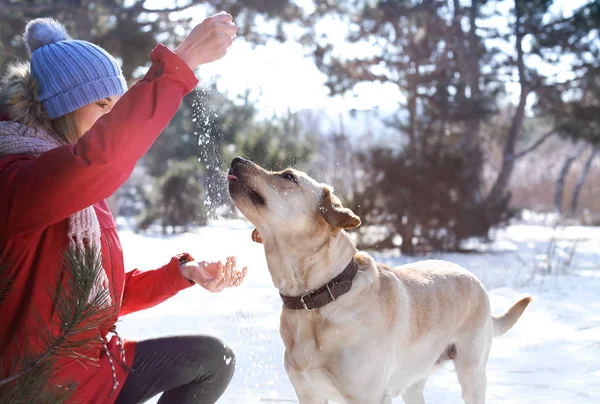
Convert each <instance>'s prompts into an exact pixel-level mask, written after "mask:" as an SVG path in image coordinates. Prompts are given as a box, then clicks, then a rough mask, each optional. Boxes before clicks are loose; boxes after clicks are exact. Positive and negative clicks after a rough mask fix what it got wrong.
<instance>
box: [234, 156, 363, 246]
mask: <svg viewBox="0 0 600 404" xmlns="http://www.w3.org/2000/svg"><path fill="white" fill-rule="evenodd" d="M227 179H228V182H229V195H230V197H231V200H232V201H233V203H234V204H235V206H237V208H238V209H239V210H240V211H241V212H242V213H243V214H244V216H246V218H248V220H250V221H251V222H252V224H254V225H255V226H256V228H257V229H258V231H256V230H255V231H254V232H253V234H252V239H253V240H254V241H257V242H261V241H262V238H261V233H263V232H265V233H268V234H270V235H274V236H276V237H278V238H285V239H288V240H290V241H293V240H297V241H300V240H301V239H306V238H308V239H310V238H314V237H316V236H317V235H318V234H323V233H327V232H331V231H336V230H338V229H351V228H354V227H357V226H359V225H360V218H359V217H358V216H356V215H355V214H354V213H353V212H352V211H351V210H350V209H348V208H345V207H343V206H342V204H341V202H340V200H339V199H338V198H337V197H336V196H335V195H334V194H333V192H332V190H331V188H330V187H329V186H327V185H325V184H321V183H318V182H317V181H315V180H313V179H312V178H310V177H309V176H308V175H306V174H305V173H303V172H301V171H297V170H293V169H287V170H284V171H279V172H272V171H267V170H264V169H263V168H262V167H260V166H258V165H257V164H254V163H252V162H251V161H248V160H244V159H242V158H239V157H237V158H235V159H234V160H233V161H232V162H231V168H230V169H229V174H228V176H227Z"/></svg>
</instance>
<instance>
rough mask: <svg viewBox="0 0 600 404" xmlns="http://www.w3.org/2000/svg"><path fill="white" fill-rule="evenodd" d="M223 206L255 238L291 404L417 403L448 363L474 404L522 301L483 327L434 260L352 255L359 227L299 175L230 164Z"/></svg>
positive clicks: (484, 315) (478, 287) (471, 290)
mask: <svg viewBox="0 0 600 404" xmlns="http://www.w3.org/2000/svg"><path fill="white" fill-rule="evenodd" d="M228 182H229V194H230V197H231V199H232V201H233V202H234V204H235V205H236V206H237V207H238V208H239V209H240V211H241V212H242V213H243V214H244V215H245V216H246V217H247V218H248V220H250V221H251V222H252V223H253V224H254V225H255V226H256V229H255V231H254V232H253V234H252V237H253V239H254V240H255V241H257V242H262V243H263V245H264V249H265V254H266V259H267V264H268V267H269V271H270V273H271V277H272V279H273V283H274V284H275V286H276V287H277V289H279V292H280V294H281V298H282V300H283V309H282V313H281V329H280V333H281V337H282V338H283V342H284V345H285V369H286V371H287V373H288V375H289V378H290V380H291V382H292V384H293V385H294V388H295V390H296V394H297V396H298V399H299V401H300V404H316V403H319V404H324V403H327V401H328V400H331V401H334V402H337V403H352V404H376V403H377V404H379V403H391V401H392V398H394V397H397V396H398V395H401V396H402V398H403V399H404V401H405V402H406V403H408V404H417V403H424V402H425V401H424V398H423V389H424V387H425V382H426V380H427V378H428V377H429V375H431V373H432V372H433V371H435V370H436V368H438V367H439V366H440V365H441V363H443V362H445V361H448V360H453V361H454V365H455V367H456V373H457V374H458V381H459V383H460V385H461V388H462V396H463V399H464V401H465V403H467V404H481V403H484V402H485V390H486V371H485V368H486V363H487V359H488V354H489V352H490V347H491V344H492V338H493V337H495V336H498V335H501V334H503V333H505V332H506V331H508V330H509V329H510V328H511V327H512V326H513V325H514V324H515V323H516V321H517V320H518V318H519V317H520V316H521V314H522V313H523V311H524V310H525V308H526V307H527V305H528V304H529V302H530V300H531V298H530V297H526V298H524V299H522V300H520V301H518V302H517V303H515V304H514V305H513V306H512V307H511V308H510V309H509V310H508V312H506V314H504V315H502V316H500V317H492V315H491V313H490V303H489V299H488V295H487V292H486V290H485V289H484V287H483V285H482V284H481V282H480V281H479V280H478V279H477V278H476V277H475V276H473V275H472V274H471V273H469V272H468V271H466V270H465V269H463V268H461V267H460V266H458V265H455V264H452V263H450V262H445V261H422V262H417V263H414V264H407V265H402V266H399V267H396V268H390V267H387V266H384V265H380V264H377V263H376V262H375V261H374V260H373V259H372V258H371V257H370V256H369V255H367V254H365V253H362V252H358V251H357V250H356V248H355V246H354V244H353V243H352V241H351V240H350V238H349V237H348V235H347V234H346V232H345V231H344V229H350V228H354V227H357V226H358V225H360V219H359V218H358V217H357V216H356V215H355V214H354V213H353V212H352V211H351V210H349V209H347V208H344V207H343V206H342V204H341V203H340V200H339V199H338V198H337V197H336V196H335V195H333V193H332V191H331V189H330V188H329V187H328V186H327V185H324V184H320V183H318V182H317V181H315V180H313V179H311V178H310V177H308V176H307V175H306V174H304V173H302V172H299V171H295V170H290V169H288V170H285V171H283V172H270V171H266V170H264V169H262V168H261V167H259V166H258V165H256V164H254V163H252V162H250V161H247V160H244V159H241V158H235V159H234V160H233V162H232V163H231V168H230V170H229V175H228Z"/></svg>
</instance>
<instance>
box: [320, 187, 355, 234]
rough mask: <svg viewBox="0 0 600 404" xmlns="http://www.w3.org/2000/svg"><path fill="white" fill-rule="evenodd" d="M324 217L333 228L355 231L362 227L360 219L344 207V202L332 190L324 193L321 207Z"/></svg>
mask: <svg viewBox="0 0 600 404" xmlns="http://www.w3.org/2000/svg"><path fill="white" fill-rule="evenodd" d="M320 210H321V213H322V214H323V217H324V218H325V220H326V221H327V223H329V224H330V225H332V226H333V227H340V228H342V229H353V228H355V227H358V226H360V218H359V217H358V216H356V215H355V214H354V212H352V211H351V210H350V209H348V208H345V207H343V206H342V202H340V200H339V199H338V197H337V196H335V195H334V194H333V193H331V189H329V188H325V190H324V191H323V201H322V202H321V207H320Z"/></svg>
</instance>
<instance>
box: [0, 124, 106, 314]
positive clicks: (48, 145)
mask: <svg viewBox="0 0 600 404" xmlns="http://www.w3.org/2000/svg"><path fill="white" fill-rule="evenodd" d="M62 145H63V144H62V143H61V142H60V141H58V140H57V138H56V137H55V136H53V135H52V134H51V133H49V132H47V131H46V130H44V129H40V128H35V127H32V126H25V125H22V124H20V123H17V122H12V121H1V122H0V156H5V155H11V154H24V153H27V154H32V155H34V156H36V157H37V156H39V155H40V154H42V153H44V152H47V151H48V150H51V149H54V148H55V147H59V146H62ZM67 235H68V237H69V243H70V246H71V247H73V248H74V249H75V250H76V251H83V250H84V248H85V246H86V245H88V246H91V247H93V249H94V251H96V252H97V253H100V250H101V244H100V223H99V222H98V217H97V216H96V212H95V211H94V207H93V206H88V207H87V208H85V209H83V210H80V211H79V212H75V213H73V214H72V215H71V216H70V217H69V220H68V230H67ZM103 289H105V290H107V291H109V281H108V277H107V276H106V272H105V270H104V268H103V267H102V268H101V271H100V274H99V276H98V277H96V282H95V285H94V287H93V288H92V291H91V293H90V297H89V300H88V301H91V300H92V299H93V297H94V296H95V295H96V294H97V293H98V292H100V291H101V290H103ZM108 296H110V293H108ZM110 299H111V300H112V297H110ZM107 303H108V304H111V303H112V302H111V301H110V300H109V301H108V302H107Z"/></svg>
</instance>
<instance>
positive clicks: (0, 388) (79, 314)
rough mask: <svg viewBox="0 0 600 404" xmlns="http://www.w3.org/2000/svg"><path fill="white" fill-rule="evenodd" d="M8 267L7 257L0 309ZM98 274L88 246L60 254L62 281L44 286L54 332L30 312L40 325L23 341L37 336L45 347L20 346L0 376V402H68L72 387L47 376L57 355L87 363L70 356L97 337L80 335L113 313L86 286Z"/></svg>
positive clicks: (105, 297)
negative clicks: (53, 313) (51, 304)
mask: <svg viewBox="0 0 600 404" xmlns="http://www.w3.org/2000/svg"><path fill="white" fill-rule="evenodd" d="M10 265H11V263H10V257H8V258H6V259H4V260H3V261H2V265H1V267H0V310H2V305H3V304H4V299H5V298H6V296H7V295H8V294H9V293H12V290H11V287H12V282H11V280H10V279H6V278H5V275H6V274H7V273H8V269H9V267H10ZM103 270H104V269H103V268H102V259H101V256H100V253H99V252H97V251H94V249H92V248H90V247H87V248H86V249H85V250H84V251H81V250H76V249H72V248H70V249H68V250H67V251H66V252H65V254H64V265H63V271H64V273H65V277H64V278H65V279H66V281H65V283H64V284H62V285H59V286H58V287H57V288H56V289H55V290H51V289H50V288H51V285H48V287H49V289H48V290H49V293H50V294H51V296H52V299H53V301H55V302H56V313H57V318H58V321H57V322H56V324H53V326H55V327H56V328H54V327H53V328H52V329H48V328H47V327H46V326H45V325H44V324H42V323H41V320H39V316H37V314H36V313H32V314H31V316H32V317H33V320H32V321H40V324H39V326H38V327H35V328H36V329H38V330H39V331H38V332H37V333H36V335H35V336H33V335H27V336H26V339H27V340H29V339H32V338H39V339H40V340H41V341H42V345H43V346H44V347H45V349H44V350H43V351H41V352H31V351H29V350H28V349H27V345H26V344H25V345H24V348H23V351H22V356H21V357H19V358H17V359H15V360H13V361H12V362H11V364H10V371H9V373H8V374H0V404H30V403H43V404H57V403H63V402H66V401H67V400H68V398H69V396H70V395H71V394H72V392H73V388H75V387H74V386H72V385H70V383H69V381H65V383H63V385H64V386H58V385H52V384H50V383H49V380H50V376H51V374H52V373H53V371H54V370H55V366H56V361H57V359H59V358H61V357H72V358H74V359H76V360H79V361H93V359H92V358H87V357H84V356H81V355H79V354H74V352H75V351H77V350H79V349H81V348H82V347H89V346H92V345H94V344H97V343H98V341H97V337H95V336H91V337H83V336H82V335H85V334H86V332H87V331H90V330H94V329H96V328H98V327H100V326H101V325H103V324H104V323H105V322H106V321H107V320H108V319H109V318H110V317H111V316H112V315H114V310H115V306H114V305H110V304H108V302H110V296H109V292H108V291H106V290H101V291H98V292H97V293H95V294H94V295H93V296H91V293H92V287H93V285H94V284H95V282H96V280H97V279H98V277H99V275H100V271H103ZM2 369H4V367H0V372H3V370H2Z"/></svg>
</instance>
